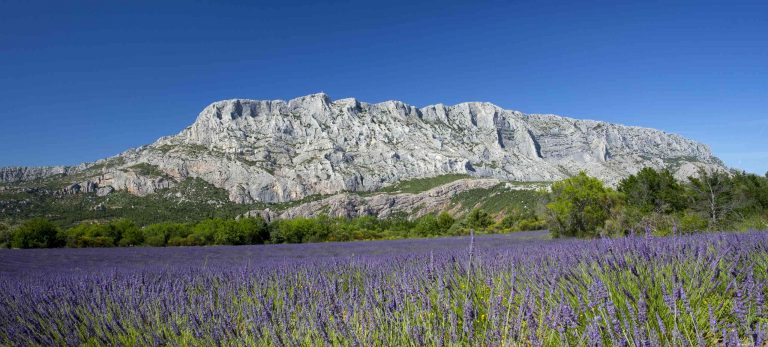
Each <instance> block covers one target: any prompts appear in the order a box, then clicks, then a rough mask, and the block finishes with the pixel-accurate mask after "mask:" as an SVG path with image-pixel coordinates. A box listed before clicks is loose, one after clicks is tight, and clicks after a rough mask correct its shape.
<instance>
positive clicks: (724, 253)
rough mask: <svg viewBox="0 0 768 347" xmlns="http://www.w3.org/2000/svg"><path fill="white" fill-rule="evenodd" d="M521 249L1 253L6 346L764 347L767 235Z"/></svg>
mask: <svg viewBox="0 0 768 347" xmlns="http://www.w3.org/2000/svg"><path fill="white" fill-rule="evenodd" d="M528 236H531V235H528ZM534 236H535V235H534ZM534 236H531V237H534ZM520 238H521V236H493V237H483V238H477V242H474V243H473V242H470V241H469V240H468V239H466V238H464V239H436V240H410V241H394V242H367V243H353V244H345V245H343V246H342V245H338V244H319V245H296V246H282V247H281V246H261V247H209V248H190V249H173V250H170V249H135V250H132V249H126V250H87V252H86V251H80V252H78V250H38V251H2V252H1V253H0V262H1V263H2V264H5V265H0V274H1V275H2V279H0V343H1V344H3V345H5V344H8V345H45V346H53V345H81V344H91V345H223V346H230V345H231V346H235V345H237V346H241V345H253V346H267V345H270V346H271V345H276V346H316V345H349V346H373V345H383V346H408V345H417V346H422V345H435V346H450V345H485V346H499V345H503V346H517V345H526V346H527V345H545V346H559V345H589V346H597V345H611V346H659V345H694V346H696V345H698V346H710V345H728V346H737V345H761V346H762V345H765V341H766V333H768V316H766V310H768V307H766V305H765V299H764V298H765V295H766V281H767V280H768V274H767V272H766V271H767V270H768V269H767V267H768V233H763V232H752V233H741V234H737V233H732V234H700V235H695V236H687V237H671V238H644V237H632V238H623V239H610V240H592V241H580V240H554V241H541V240H538V241H522V240H520ZM120 252H122V253H120ZM84 257H89V259H96V260H98V261H92V262H84V263H82V264H80V263H79V262H81V261H82V259H83V258H84ZM25 259H27V260H29V259H31V260H30V261H25ZM51 259H54V260H55V261H56V265H52V264H47V263H46V264H45V266H35V265H36V264H35V263H36V262H43V263H45V262H50V261H51ZM8 264H13V265H12V266H11V265H8ZM80 265H82V266H80Z"/></svg>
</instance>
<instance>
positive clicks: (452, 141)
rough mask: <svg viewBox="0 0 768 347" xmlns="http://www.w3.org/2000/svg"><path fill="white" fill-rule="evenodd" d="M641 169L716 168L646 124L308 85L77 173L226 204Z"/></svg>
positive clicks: (703, 151) (210, 117)
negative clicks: (451, 178)
mask: <svg viewBox="0 0 768 347" xmlns="http://www.w3.org/2000/svg"><path fill="white" fill-rule="evenodd" d="M645 166H651V167H654V168H657V169H660V168H669V169H671V170H672V171H673V172H675V173H676V174H677V175H678V176H680V177H685V176H687V175H689V174H691V172H692V171H695V169H697V168H699V167H703V168H707V169H724V167H723V164H722V162H720V161H719V160H718V159H717V158H716V157H714V156H713V155H712V153H711V152H710V150H709V148H708V147H707V146H705V145H703V144H701V143H698V142H695V141H692V140H688V139H685V138H683V137H681V136H678V135H674V134H669V133H665V132H662V131H659V130H654V129H647V128H640V127H629V126H622V125H616V124H610V123H605V122H598V121H591V120H576V119H572V118H566V117H560V116H554V115H525V114H523V113H521V112H517V111H510V110H504V109H502V108H500V107H498V106H495V105H493V104H490V103H481V102H468V103H462V104H458V105H454V106H445V105H441V104H439V105H432V106H427V107H424V108H416V107H414V106H410V105H407V104H404V103H402V102H399V101H387V102H382V103H377V104H370V103H365V102H360V101H357V100H355V99H341V100H336V101H333V100H331V99H330V98H329V97H328V96H327V95H325V94H313V95H308V96H304V97H300V98H296V99H293V100H290V101H282V100H273V101H258V100H243V99H235V100H225V101H219V102H215V103H213V104H211V105H210V106H208V107H206V108H205V109H204V110H203V111H202V112H201V113H200V115H199V116H198V118H197V120H196V121H195V122H194V123H193V124H192V125H191V126H189V127H188V128H186V129H184V130H183V131H182V132H181V133H179V134H178V135H175V136H169V137H164V138H161V139H159V140H158V141H157V142H155V143H153V144H151V145H148V146H143V147H140V148H136V149H132V150H129V151H126V152H124V153H122V154H120V155H119V156H117V157H114V158H110V159H107V160H103V161H99V162H97V163H94V164H92V165H89V166H88V167H87V168H85V169H84V172H86V173H87V176H88V177H86V180H87V181H92V182H95V183H96V185H97V187H98V188H97V189H106V187H110V188H112V189H115V190H127V191H129V192H131V193H134V194H138V195H146V194H151V193H152V192H154V191H156V190H158V189H162V188H167V187H170V186H173V185H174V184H175V183H176V182H180V181H181V180H183V179H185V178H188V177H198V178H201V179H203V180H205V181H207V182H209V183H211V184H213V185H214V186H216V187H219V188H223V189H226V190H227V191H228V192H229V198H230V199H231V200H232V201H235V202H239V203H252V202H266V203H276V202H287V201H294V200H298V199H302V198H305V197H307V196H311V195H315V194H323V195H332V194H338V193H341V192H361V191H372V190H376V189H379V188H381V187H383V186H387V185H390V184H393V183H396V182H398V181H402V180H408V179H413V178H419V177H430V176H438V175H443V174H452V173H463V174H469V175H471V176H474V177H477V178H493V179H498V180H509V181H553V180H559V179H562V178H565V177H567V176H570V175H573V174H575V173H577V172H578V171H581V170H584V171H586V172H587V173H588V174H590V175H593V176H596V177H599V178H601V179H603V180H605V181H606V182H608V183H611V184H613V183H616V182H617V181H618V180H620V179H621V178H622V177H625V176H627V175H629V174H631V173H634V172H636V171H638V170H640V169H641V168H643V167H645ZM17 171H18V170H17ZM8 172H9V173H6V174H5V175H6V176H9V177H10V176H13V177H25V176H30V177H31V176H34V174H26V175H25V174H19V173H10V172H11V171H8ZM14 172H16V171H14ZM102 192H106V190H103V191H102ZM339 199H342V197H339ZM343 199H355V197H353V196H352V195H347V196H346V197H345V198H343ZM342 203H343V202H342V201H338V204H342ZM369 203H372V202H369Z"/></svg>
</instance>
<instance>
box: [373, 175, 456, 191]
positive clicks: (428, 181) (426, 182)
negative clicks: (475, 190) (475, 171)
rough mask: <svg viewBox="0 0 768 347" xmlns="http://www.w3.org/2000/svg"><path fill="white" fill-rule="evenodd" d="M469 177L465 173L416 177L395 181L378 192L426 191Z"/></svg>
mask: <svg viewBox="0 0 768 347" xmlns="http://www.w3.org/2000/svg"><path fill="white" fill-rule="evenodd" d="M470 177H471V176H469V175H466V174H449V175H441V176H435V177H427V178H417V179H412V180H407V181H401V182H398V183H395V184H393V185H391V186H387V187H384V188H382V189H379V190H378V192H381V193H412V194H418V193H421V192H426V191H428V190H430V189H432V188H437V187H439V186H442V185H445V184H448V183H451V182H454V181H458V180H460V179H464V178H470Z"/></svg>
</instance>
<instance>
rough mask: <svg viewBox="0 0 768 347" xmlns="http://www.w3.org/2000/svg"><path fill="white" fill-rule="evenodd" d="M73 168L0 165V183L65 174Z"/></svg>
mask: <svg viewBox="0 0 768 347" xmlns="http://www.w3.org/2000/svg"><path fill="white" fill-rule="evenodd" d="M75 169H76V168H73V167H67V166H43V167H23V166H21V167H0V183H13V182H20V181H31V180H36V179H40V178H45V177H50V176H54V175H66V174H68V173H70V172H72V171H74V170H75Z"/></svg>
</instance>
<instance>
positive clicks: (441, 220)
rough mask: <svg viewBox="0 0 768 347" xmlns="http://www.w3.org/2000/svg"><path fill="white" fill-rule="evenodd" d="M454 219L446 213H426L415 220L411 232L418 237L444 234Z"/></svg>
mask: <svg viewBox="0 0 768 347" xmlns="http://www.w3.org/2000/svg"><path fill="white" fill-rule="evenodd" d="M455 222H456V220H455V219H454V218H453V217H452V216H451V215H450V214H448V213H446V212H442V213H440V214H439V215H437V216H435V215H433V214H427V215H425V216H423V217H421V218H419V219H417V220H416V226H415V227H414V228H413V234H415V235H417V236H419V237H430V236H438V235H446V234H448V231H449V230H450V229H451V226H453V223H455Z"/></svg>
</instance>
